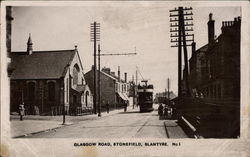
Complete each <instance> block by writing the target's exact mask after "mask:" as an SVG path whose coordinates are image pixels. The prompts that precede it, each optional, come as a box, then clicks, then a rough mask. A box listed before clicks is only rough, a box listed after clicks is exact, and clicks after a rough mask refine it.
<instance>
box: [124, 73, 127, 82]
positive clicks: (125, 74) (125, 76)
mask: <svg viewBox="0 0 250 157" xmlns="http://www.w3.org/2000/svg"><path fill="white" fill-rule="evenodd" d="M124 81H125V82H127V73H124Z"/></svg>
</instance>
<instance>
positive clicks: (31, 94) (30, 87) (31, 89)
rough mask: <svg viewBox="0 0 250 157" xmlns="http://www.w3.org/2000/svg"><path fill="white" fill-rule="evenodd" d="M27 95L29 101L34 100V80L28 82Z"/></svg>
mask: <svg viewBox="0 0 250 157" xmlns="http://www.w3.org/2000/svg"><path fill="white" fill-rule="evenodd" d="M28 95H29V100H31V101H33V100H35V83H34V82H29V83H28Z"/></svg>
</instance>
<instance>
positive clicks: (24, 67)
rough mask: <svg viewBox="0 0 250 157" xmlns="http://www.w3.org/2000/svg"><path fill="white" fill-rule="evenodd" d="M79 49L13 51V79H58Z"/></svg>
mask: <svg viewBox="0 0 250 157" xmlns="http://www.w3.org/2000/svg"><path fill="white" fill-rule="evenodd" d="M76 52H77V51H76V50H75V49H73V50H57V51H33V52H32V54H31V55H28V54H27V52H12V53H11V54H10V57H11V65H10V66H11V67H12V68H13V72H12V74H11V76H10V78H11V79H58V78H60V77H63V76H64V75H65V71H66V70H67V69H66V67H67V65H69V64H70V63H71V61H72V59H73V57H74V55H75V53H76Z"/></svg>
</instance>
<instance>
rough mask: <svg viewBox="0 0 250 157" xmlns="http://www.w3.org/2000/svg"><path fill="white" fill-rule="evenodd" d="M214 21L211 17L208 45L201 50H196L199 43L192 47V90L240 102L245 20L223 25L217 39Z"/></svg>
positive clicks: (237, 19)
mask: <svg viewBox="0 0 250 157" xmlns="http://www.w3.org/2000/svg"><path fill="white" fill-rule="evenodd" d="M214 22H215V21H214V20H213V19H212V14H210V15H209V21H208V44H206V45H204V46H202V47H201V48H200V49H198V50H195V43H193V44H192V57H191V58H190V60H189V64H190V77H189V79H190V87H191V89H192V91H196V92H197V93H198V95H199V96H201V97H204V98H208V99H213V100H219V99H224V100H225V99H227V100H238V101H239V99H240V26H241V19H240V17H237V18H235V19H234V21H226V22H223V23H222V27H221V34H220V35H219V36H218V37H217V38H216V39H215V38H214V37H215V34H214Z"/></svg>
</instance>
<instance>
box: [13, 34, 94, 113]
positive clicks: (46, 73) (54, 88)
mask: <svg viewBox="0 0 250 157" xmlns="http://www.w3.org/2000/svg"><path fill="white" fill-rule="evenodd" d="M10 57H11V67H12V69H13V71H12V73H11V74H10V82H11V83H10V88H11V91H10V96H11V97H10V103H11V104H10V111H11V112H17V111H18V105H19V104H20V103H24V105H25V108H26V114H41V115H51V114H52V115H56V114H62V112H63V107H64V106H65V111H66V113H67V114H76V113H81V112H85V111H90V110H91V109H92V107H93V100H92V94H91V91H90V89H89V87H88V85H87V84H86V81H85V78H84V74H83V67H82V64H81V60H80V57H79V54H78V50H77V47H75V49H72V50H59V51H33V43H32V41H31V37H29V39H28V42H27V51H25V52H11V54H10Z"/></svg>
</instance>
